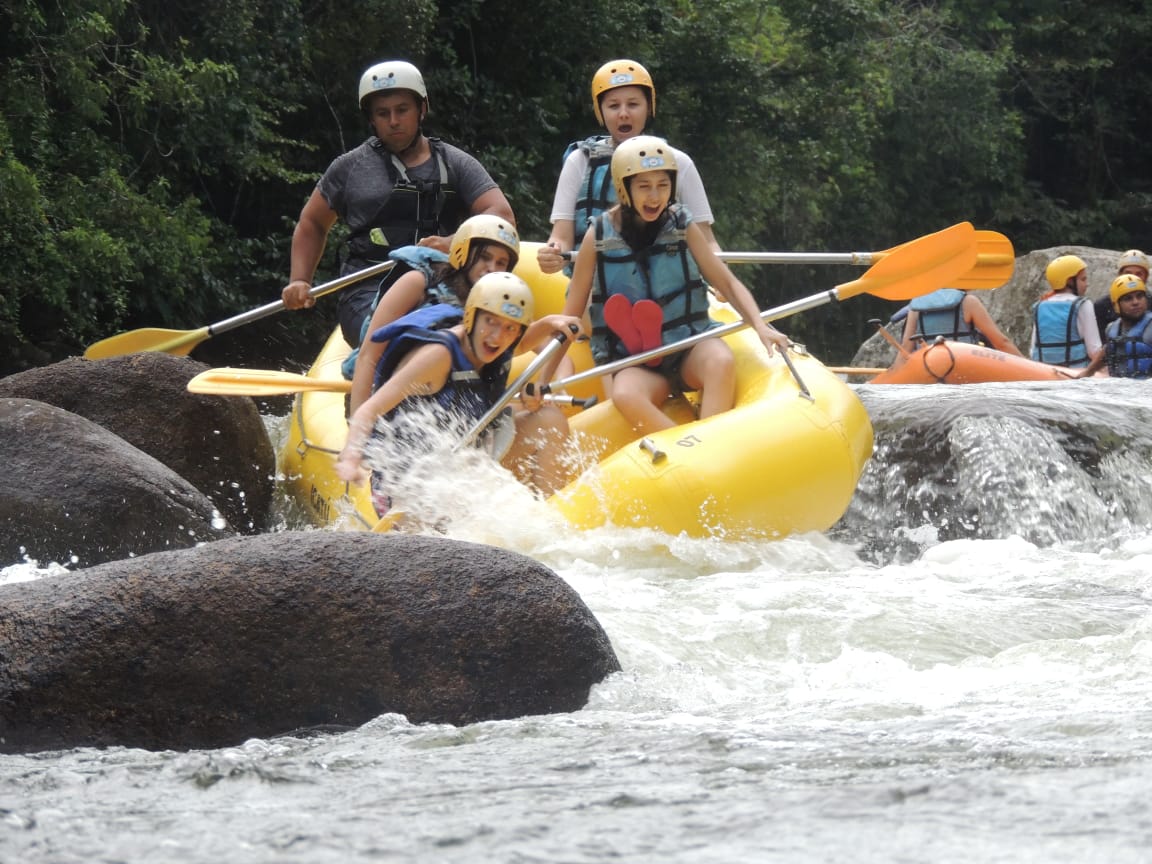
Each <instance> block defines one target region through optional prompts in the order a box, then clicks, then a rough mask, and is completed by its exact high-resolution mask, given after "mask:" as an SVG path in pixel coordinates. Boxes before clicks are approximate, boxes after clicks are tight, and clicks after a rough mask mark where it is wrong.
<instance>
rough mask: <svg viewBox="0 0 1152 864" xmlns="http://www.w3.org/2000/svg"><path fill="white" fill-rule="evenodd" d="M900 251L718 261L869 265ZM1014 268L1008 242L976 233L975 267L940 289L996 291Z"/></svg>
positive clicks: (735, 256) (734, 256) (743, 255)
mask: <svg viewBox="0 0 1152 864" xmlns="http://www.w3.org/2000/svg"><path fill="white" fill-rule="evenodd" d="M911 242H913V243H915V242H916V241H915V240H913V241H911ZM904 245H907V244H904ZM902 248H903V246H897V247H895V248H894V249H886V250H884V251H883V252H721V253H720V254H719V256H718V257H719V258H720V260H721V261H725V262H727V263H729V264H859V265H870V264H875V263H876V262H878V261H881V260H883V259H884V258H886V257H888V256H889V255H892V254H894V253H896V252H897V251H899V250H900V249H902ZM1015 268H1016V257H1015V250H1014V249H1013V248H1012V241H1011V240H1009V239H1008V238H1007V237H1005V236H1004V235H1003V234H1000V233H998V232H996V231H977V232H976V264H975V266H973V267H972V268H971V269H970V270H969V271H968V272H967V273H963V274H961V275H960V276H957V277H956V278H955V279H953V280H952V281H951V282H949V283H948V284H947V286H944V287H948V288H960V289H962V290H965V291H968V290H973V289H984V288H999V287H1000V286H1001V285H1003V284H1004V283H1006V282H1007V281H1008V280H1009V279H1011V278H1012V273H1013V272H1014V270H1015ZM937 287H938V288H939V287H942V286H939V285H938V286H937Z"/></svg>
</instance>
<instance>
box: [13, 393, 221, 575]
mask: <svg viewBox="0 0 1152 864" xmlns="http://www.w3.org/2000/svg"><path fill="white" fill-rule="evenodd" d="M0 440H3V441H4V442H5V456H6V459H5V466H4V468H5V471H4V473H5V477H4V482H3V484H0V561H2V562H3V563H4V564H11V563H14V562H17V561H21V560H23V558H24V557H25V556H27V557H29V558H34V559H36V560H38V561H42V562H48V561H58V562H60V563H69V562H70V561H71V562H73V563H76V564H79V565H80V566H82V567H83V566H89V565H92V564H100V563H103V562H106V561H112V560H115V559H118V558H124V557H126V556H128V555H133V554H143V553H146V552H155V551H159V550H165V549H174V548H184V547H187V546H192V545H194V544H196V543H200V542H204V541H207V540H216V539H219V538H221V537H222V536H226V535H227V534H229V533H231V532H228V531H227V530H226V528H227V526H226V525H224V524H223V523H222V521H221V520H219V517H218V516H216V517H215V518H216V520H217V522H218V523H219V524H218V526H217V527H214V526H213V520H214V513H215V508H214V507H213V506H212V502H211V501H209V500H208V498H207V497H206V496H205V495H204V494H202V493H201V492H199V491H198V490H197V489H195V488H194V487H193V486H192V485H191V484H190V483H189V482H188V481H187V480H185V479H183V478H182V477H179V476H178V475H177V474H176V473H175V472H173V471H172V470H171V469H170V468H168V467H166V466H164V465H162V464H160V463H159V462H158V461H156V460H155V459H153V458H152V457H151V456H149V455H148V454H146V453H144V452H142V451H140V450H138V449H136V448H135V447H133V446H132V445H131V444H129V443H128V442H126V441H125V440H124V439H122V438H120V437H119V436H117V435H114V434H113V433H111V432H109V431H108V430H107V429H105V428H104V427H102V426H98V425H96V424H95V423H93V422H92V421H91V420H86V419H84V418H83V417H79V416H77V415H75V414H72V413H70V412H68V411H64V410H61V409H60V408H56V407H55V406H52V405H46V404H44V403H43V402H36V401H33V400H29V399H5V398H0ZM73 559H75V560H74V561H73Z"/></svg>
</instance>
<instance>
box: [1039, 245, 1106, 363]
mask: <svg viewBox="0 0 1152 864" xmlns="http://www.w3.org/2000/svg"><path fill="white" fill-rule="evenodd" d="M1044 278H1045V279H1047V281H1048V285H1049V286H1050V287H1051V289H1052V290H1051V291H1049V292H1048V293H1047V294H1045V295H1044V296H1043V297H1041V298H1040V299H1039V300H1038V301H1037V302H1036V303H1034V304H1033V305H1032V344H1031V347H1030V350H1029V353H1030V354H1031V357H1032V359H1033V360H1039V361H1040V362H1042V363H1048V364H1050V365H1052V366H1065V367H1068V368H1070V369H1082V368H1083V367H1085V366H1087V365H1088V363H1089V362H1090V361H1091V360H1092V359H1094V358H1095V357H1096V355H1097V354H1098V353H1099V352H1100V349H1101V348H1102V347H1103V344H1102V343H1101V341H1100V331H1099V330H1098V329H1097V327H1096V315H1095V313H1094V312H1093V310H1092V304H1091V303H1089V302H1088V301H1087V300H1085V299H1084V292H1085V290H1087V288H1088V265H1087V264H1085V263H1084V259H1083V258H1080V257H1079V256H1076V255H1061V256H1059V257H1058V258H1054V259H1052V261H1051V262H1050V263H1049V264H1048V267H1047V268H1046V269H1045V271H1044Z"/></svg>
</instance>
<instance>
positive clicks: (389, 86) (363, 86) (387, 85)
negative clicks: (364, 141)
mask: <svg viewBox="0 0 1152 864" xmlns="http://www.w3.org/2000/svg"><path fill="white" fill-rule="evenodd" d="M386 90H411V91H412V92H413V93H415V94H416V95H417V96H419V97H420V98H421V99H423V100H424V102H425V104H427V102H428V88H427V87H425V86H424V76H423V75H421V74H420V70H419V69H417V68H416V67H415V66H413V65H412V64H411V63H407V62H405V61H404V60H389V61H387V62H385V63H377V64H376V65H375V66H369V67H368V68H367V69H366V70H365V71H364V74H363V75H361V76H360V107H361V108H363V107H364V100H365V99H366V98H367V97H369V96H372V95H374V94H376V93H380V92H381V91H386Z"/></svg>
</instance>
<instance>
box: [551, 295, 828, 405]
mask: <svg viewBox="0 0 1152 864" xmlns="http://www.w3.org/2000/svg"><path fill="white" fill-rule="evenodd" d="M839 299H840V289H839V288H832V289H831V290H829V291H821V292H820V293H819V294H813V295H812V296H810V297H801V298H800V299H799V300H793V301H792V302H791V303H785V304H784V305H782V306H775V307H773V308H771V309H765V310H764V311H763V312H761V313H760V317H761V318H763V319H764V320H765V321H777V320H779V319H780V318H787V317H788V316H789V315H796V314H797V313H800V312H806V311H808V310H809V309H815V308H816V307H818V306H823V305H825V304H827V303H832V302H833V301H838V300H839ZM748 326H749V325H748V324H747V322H745V321H733V322H732V323H730V324H725V325H723V326H722V327H714V328H713V329H711V330H705V331H704V332H703V333H697V334H696V335H695V336H689V337H688V338H687V339H681V340H680V341H679V342H672V343H671V344H669V345H661V346H660V347H659V348H652V349H650V350H648V351H642V352H640V353H639V354H633V355H632V356H630V357H625V358H624V359H622V360H617V361H615V362H614V363H605V364H604V365H603V366H594V367H592V368H591V369H586V370H585V371H583V372H577V373H576V374H575V375H569V376H568V377H567V378H561V379H560V380H559V381H553V382H552V383H551V384H549V385H548V388H549V389H551V390H562V389H563V388H565V387H568V386H571V385H572V384H579V383H580V382H581V381H588V380H590V379H592V378H599V377H600V376H601V375H612V374H614V373H616V372H619V371H620V370H621V369H627V368H628V367H629V366H636V365H638V364H640V363H645V362H647V361H649V360H652V359H655V358H656V357H667V356H668V355H669V354H675V353H676V352H677V351H683V350H685V349H686V348H691V347H692V346H693V345H696V344H697V343H699V342H703V341H704V340H705V339H714V338H716V337H719V336H727V335H729V334H730V333H737V332H739V331H740V330H743V329H744V328H746V327H748Z"/></svg>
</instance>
